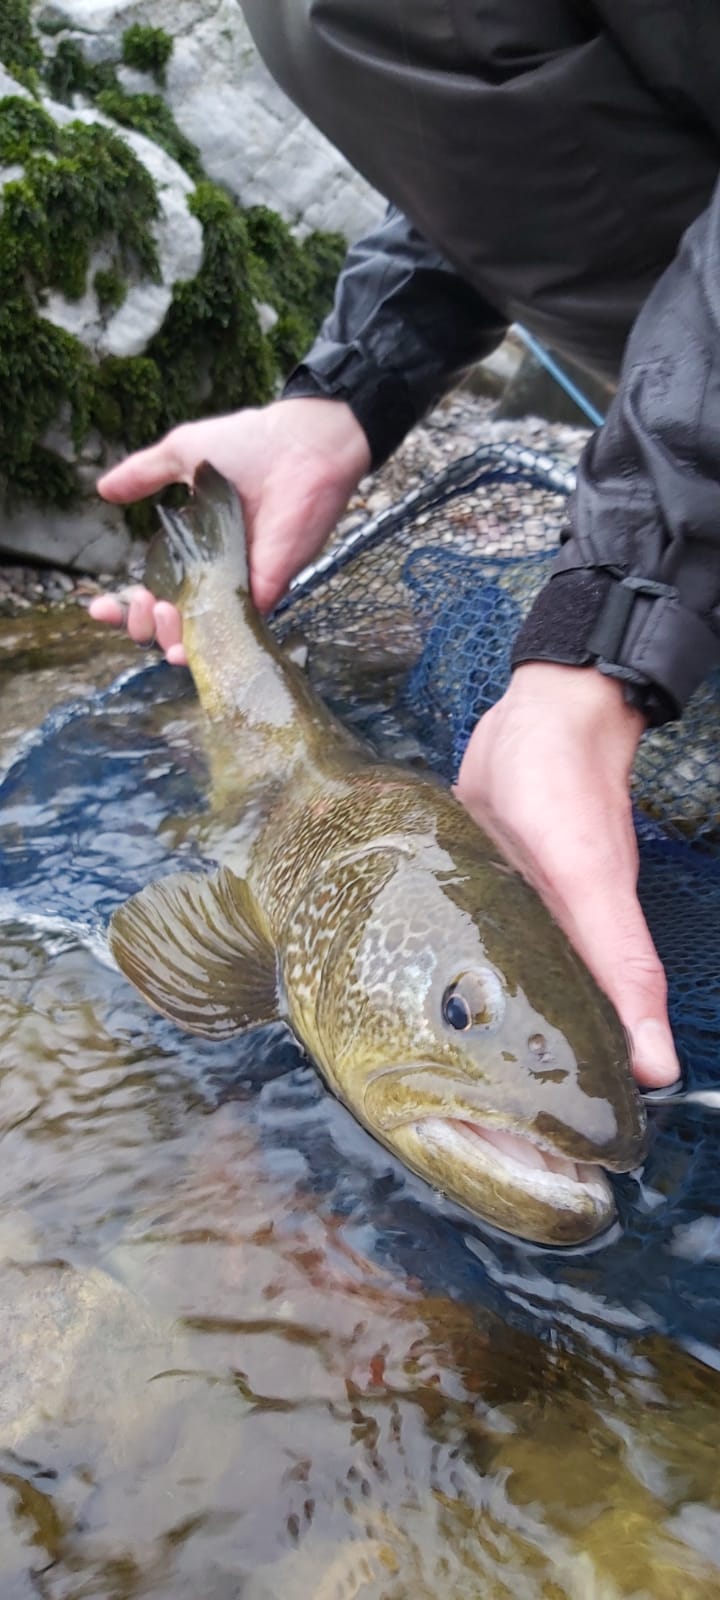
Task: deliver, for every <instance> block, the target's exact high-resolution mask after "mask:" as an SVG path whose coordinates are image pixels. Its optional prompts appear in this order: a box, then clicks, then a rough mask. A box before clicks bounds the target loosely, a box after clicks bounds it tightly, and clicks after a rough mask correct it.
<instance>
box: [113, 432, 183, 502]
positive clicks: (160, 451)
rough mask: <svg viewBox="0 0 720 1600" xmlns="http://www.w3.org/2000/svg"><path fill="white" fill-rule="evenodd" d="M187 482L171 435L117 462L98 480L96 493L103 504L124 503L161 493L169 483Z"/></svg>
mask: <svg viewBox="0 0 720 1600" xmlns="http://www.w3.org/2000/svg"><path fill="white" fill-rule="evenodd" d="M183 479H187V469H186V466H185V464H184V463H183V461H182V460H181V457H180V453H179V451H178V448H177V445H176V442H175V439H174V436H173V434H171V433H169V434H168V435H167V437H166V438H164V439H160V440H159V442H158V443H157V444H153V445H150V447H149V449H147V450H136V452H135V454H134V455H131V456H127V457H126V458H125V460H124V461H119V462H118V464H117V466H116V467H111V468H110V471H109V472H106V473H105V474H104V475H103V477H102V478H98V482H97V491H98V494H100V495H102V497H103V499H104V500H113V501H118V502H124V501H126V500H143V499H144V498H145V496H146V495H149V494H155V493H156V491H157V490H158V489H165V488H166V487H167V485H168V484H169V483H179V482H181V481H182V480H183Z"/></svg>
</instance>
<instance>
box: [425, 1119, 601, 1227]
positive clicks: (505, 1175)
mask: <svg viewBox="0 0 720 1600" xmlns="http://www.w3.org/2000/svg"><path fill="white" fill-rule="evenodd" d="M413 1127H414V1130H415V1133H416V1135H417V1137H418V1139H419V1140H420V1141H421V1143H423V1144H425V1143H427V1144H429V1145H431V1146H434V1147H435V1149H436V1150H437V1149H438V1147H440V1148H441V1149H444V1150H446V1151H447V1154H448V1155H449V1156H451V1155H455V1156H456V1158H457V1157H461V1158H464V1160H465V1161H468V1160H470V1161H472V1163H473V1164H474V1165H480V1166H481V1167H482V1168H484V1169H485V1170H486V1171H487V1173H488V1176H492V1175H493V1173H494V1172H497V1174H498V1176H500V1175H502V1179H503V1181H504V1182H505V1183H508V1182H509V1183H511V1184H512V1187H513V1188H514V1189H516V1190H518V1189H519V1190H521V1191H523V1192H524V1193H526V1194H527V1195H528V1196H532V1197H533V1198H535V1199H538V1200H544V1201H545V1202H546V1203H547V1204H548V1205H551V1206H556V1207H561V1208H562V1209H570V1210H574V1209H576V1208H577V1206H578V1204H580V1205H581V1206H582V1208H583V1209H586V1208H587V1204H588V1201H590V1202H591V1203H593V1202H594V1205H595V1206H596V1207H597V1208H598V1209H600V1210H602V1211H605V1210H608V1209H610V1210H611V1211H612V1213H613V1215H614V1211H615V1203H614V1199H613V1193H612V1189H611V1187H610V1184H609V1182H608V1179H607V1178H606V1176H605V1173H604V1171H603V1169H602V1167H600V1166H599V1165H596V1164H595V1163H594V1162H589V1161H573V1160H571V1159H570V1157H569V1156H564V1155H560V1153H559V1152H558V1151H557V1150H551V1149H550V1148H549V1147H547V1146H543V1145H541V1144H538V1143H537V1141H536V1140H535V1139H532V1138H529V1137H528V1136H527V1135H526V1134H523V1133H518V1132H516V1131H514V1130H510V1129H508V1128H501V1127H497V1126H491V1125H490V1124H488V1123H480V1122H474V1121H473V1122H470V1121H468V1120H466V1119H465V1118H460V1117H423V1118H422V1119H421V1120H420V1121H418V1122H415V1123H414V1124H413Z"/></svg>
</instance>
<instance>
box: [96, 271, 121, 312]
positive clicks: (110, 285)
mask: <svg viewBox="0 0 720 1600" xmlns="http://www.w3.org/2000/svg"><path fill="white" fill-rule="evenodd" d="M93 288H94V290H95V293H96V295H97V300H98V305H99V307H100V310H101V311H117V310H118V307H119V306H121V305H122V303H123V300H124V299H125V297H126V295H127V283H126V280H125V278H124V277H123V275H122V273H121V272H119V271H118V269H117V267H98V270H97V272H96V273H95V277H94V278H93Z"/></svg>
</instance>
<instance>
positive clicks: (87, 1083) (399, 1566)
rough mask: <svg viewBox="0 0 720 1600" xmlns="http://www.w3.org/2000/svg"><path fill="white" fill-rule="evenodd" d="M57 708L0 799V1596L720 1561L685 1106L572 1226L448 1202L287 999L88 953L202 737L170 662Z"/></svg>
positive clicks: (539, 1582)
mask: <svg viewBox="0 0 720 1600" xmlns="http://www.w3.org/2000/svg"><path fill="white" fill-rule="evenodd" d="M165 681H166V683H167V680H165ZM151 687H152V686H151ZM144 695H145V697H144V698H143V696H144ZM68 727H69V731H68V734H67V737H65V736H64V735H62V730H61V729H59V730H58V734H57V737H55V736H53V738H54V743H53V742H52V740H51V742H50V744H49V745H48V746H46V747H45V749H44V750H40V752H39V755H38V759H37V760H36V761H33V760H32V759H27V760H26V761H25V764H24V766H22V767H21V768H18V769H16V771H15V776H14V778H13V780H12V782H8V783H7V784H6V785H5V787H4V789H3V791H2V793H0V804H3V803H4V805H3V809H1V810H0V827H2V826H3V824H4V833H3V835H2V840H1V843H0V849H2V851H3V854H2V862H3V869H4V889H5V912H4V918H5V920H4V922H3V927H2V935H3V937H2V942H1V944H0V1141H1V1143H0V1152H1V1155H2V1160H1V1161H0V1337H2V1345H3V1350H4V1358H3V1369H2V1370H3V1377H2V1384H1V1385H0V1593H1V1594H2V1597H3V1600H30V1597H31V1596H32V1597H37V1596H40V1597H41V1600H84V1597H88V1600H90V1597H92V1600H116V1597H117V1600H131V1597H132V1600H134V1597H140V1596H143V1597H145V1596H157V1597H163V1600H198V1597H200V1596H202V1597H203V1600H231V1597H232V1600H237V1597H239V1596H242V1600H352V1597H353V1596H358V1600H407V1597H409V1596H413V1597H418V1600H426V1597H427V1600H430V1597H431V1596H432V1597H433V1600H436V1597H437V1596H438V1595H443V1596H447V1597H448V1600H469V1597H473V1600H475V1597H479V1596H482V1597H483V1600H485V1597H487V1600H526V1597H527V1600H615V1597H626V1596H627V1597H628V1600H629V1597H631V1596H632V1597H633V1600H637V1597H645V1596H647V1597H649V1600H666V1597H667V1600H671V1597H672V1600H706V1597H708V1596H710V1595H713V1594H716V1593H718V1592H720V1564H719V1563H720V1555H718V1552H719V1551H720V1515H719V1513H720V1505H719V1504H718V1501H719V1497H720V1480H719V1479H718V1473H717V1460H718V1450H719V1448H720V1411H719V1410H718V1384H719V1383H720V1379H719V1378H718V1373H717V1371H716V1370H715V1368H714V1366H713V1365H712V1364H710V1363H711V1362H712V1361H713V1360H714V1359H715V1357H714V1355H713V1352H712V1348H711V1347H712V1346H713V1345H714V1344H715V1343H716V1330H717V1318H718V1308H719V1307H720V1293H719V1292H718V1283H717V1248H716V1243H715V1242H714V1241H716V1210H717V1208H716V1205H715V1202H714V1198H713V1197H714V1196H715V1193H716V1189H717V1178H716V1176H715V1174H716V1172H717V1155H718V1151H717V1136H716V1134H715V1132H714V1124H713V1123H712V1122H711V1121H709V1120H708V1119H707V1118H703V1117H702V1116H701V1115H699V1114H697V1113H695V1114H690V1113H687V1114H685V1115H684V1117H681V1118H678V1117H677V1116H676V1115H675V1116H674V1120H673V1116H671V1115H670V1114H668V1118H667V1120H666V1121H665V1123H663V1121H662V1118H660V1119H659V1120H658V1128H657V1137H656V1141H655V1146H654V1149H653V1152H652V1154H651V1158H650V1161H649V1163H648V1167H647V1170H646V1172H645V1174H644V1176H643V1179H642V1184H640V1183H638V1182H636V1181H635V1180H633V1179H628V1180H626V1181H625V1182H624V1185H621V1191H622V1192H621V1209H622V1222H623V1225H622V1227H621V1228H620V1229H618V1231H617V1234H616V1236H615V1237H614V1238H613V1239H612V1240H611V1241H609V1242H607V1243H606V1244H605V1245H604V1246H603V1247H602V1249H600V1250H597V1251H595V1252H592V1253H588V1254H582V1255H578V1256H576V1257H562V1256H560V1255H555V1256H553V1255H552V1254H551V1253H548V1252H545V1253H543V1252H540V1251H533V1250H531V1249H528V1248H527V1247H523V1246H519V1245H516V1244H514V1243H513V1242H512V1241H509V1240H503V1239H501V1238H500V1237H499V1236H493V1235H492V1234H490V1233H486V1232H483V1231H482V1230H480V1229H477V1228H473V1227H470V1226H468V1223H467V1219H465V1218H462V1217H461V1216H460V1215H459V1213H457V1212H455V1213H453V1212H452V1211H451V1210H450V1208H447V1207H444V1206H443V1205H442V1204H441V1203H440V1202H439V1201H437V1200H436V1199H435V1198H434V1197H433V1196H432V1195H431V1194H430V1193H429V1191H428V1190H427V1189H425V1188H424V1186H423V1185H422V1184H421V1183H420V1182H419V1181H418V1180H415V1179H413V1178H412V1177H410V1176H409V1175H407V1174H406V1173H404V1171H403V1170H402V1169H401V1168H400V1167H399V1166H398V1165H397V1163H395V1162H393V1160H392V1158H391V1157H390V1156H389V1155H388V1154H387V1152H385V1151H383V1150H381V1149H380V1148H379V1147H378V1146H377V1145H375V1144H374V1143H373V1141H372V1140H371V1139H370V1138H369V1137H368V1136H367V1135H366V1134H364V1132H363V1131H362V1130H361V1129H360V1128H358V1127H357V1125H356V1124H355V1123H354V1122H353V1121H352V1119H351V1118H350V1117H349V1115H348V1114H347V1113H346V1112H345V1111H344V1110H343V1108H342V1107H341V1106H339V1105H338V1104H337V1103H336V1102H334V1101H333V1100H332V1099H331V1097H330V1096H329V1095H328V1093H327V1091H326V1090H325V1089H324V1088H323V1087H322V1085H321V1084H320V1082H319V1080H318V1078H317V1076H316V1074H315V1073H314V1072H313V1070H312V1068H311V1067H310V1066H309V1065H308V1064H307V1063H306V1062H305V1061H304V1060H303V1058H302V1057H301V1055H300V1052H299V1051H298V1050H297V1048H296V1046H295V1045H294V1043H293V1042H292V1040H291V1039H290V1038H289V1036H288V1035H287V1034H286V1033H285V1031H284V1030H283V1029H282V1028H272V1029H264V1030H262V1031H260V1032H259V1033H257V1034H255V1035H253V1036H252V1037H251V1038H249V1039H248V1040H245V1041H240V1042H238V1041H230V1042H228V1043H227V1044H223V1045H220V1046H217V1045H210V1044H207V1043H203V1042H199V1041H196V1040H190V1039H187V1038H184V1037H182V1036H180V1035H179V1034H178V1033H176V1032H175V1030H174V1029H173V1028H172V1027H171V1026H170V1025H169V1024H167V1023H165V1022H164V1021H162V1020H161V1019H159V1018H156V1017H154V1016H151V1014H150V1013H149V1012H148V1011H147V1010H146V1008H145V1006H144V1005H143V1003H142V1002H141V1001H140V1000H139V998H138V997H137V996H136V995H135V994H134V993H133V992H132V991H131V990H130V989H129V988H128V987H127V985H126V984H125V983H124V982H123V980H122V979H121V978H120V977H119V975H118V974H117V973H115V972H114V971H113V970H112V969H111V968H109V967H108V966H107V965H105V964H104V963H103V961H102V960H100V959H98V949H99V948H100V947H99V946H98V943H97V938H98V929H99V928H100V927H101V925H102V922H103V919H104V917H105V915H106V914H107V911H108V910H109V909H110V907H111V905H112V904H114V903H116V901H117V900H119V899H120V898H122V896H123V895H124V894H125V893H127V892H128V889H129V888H133V887H135V886H136V883H137V881H138V879H139V878H142V876H143V875H144V876H146V877H148V878H149V877H150V876H154V875H155V874H156V872H157V870H158V869H160V870H163V868H164V866H167V865H168V864H169V863H170V860H171V858H172V856H173V853H174V852H176V851H178V850H180V851H183V850H188V849H190V850H197V849H199V848H201V847H202V823H201V821H200V820H198V818H199V806H200V805H201V799H202V796H201V792H200V790H201V779H200V775H201V773H202V762H201V760H200V758H199V757H198V755H197V751H196V750H195V749H194V747H193V743H192V715H191V713H189V712H188V710H187V708H186V707H185V703H184V702H183V701H182V700H181V701H179V702H178V701H177V700H176V698H175V691H174V690H173V691H172V692H171V691H170V688H169V686H168V687H167V698H166V700H165V701H163V700H162V697H161V696H158V694H157V693H156V692H155V690H154V689H152V692H150V691H148V692H147V694H145V691H144V690H142V688H133V689H131V690H129V691H128V693H127V694H126V695H125V697H124V698H123V697H120V698H118V699H117V700H116V701H113V702H110V703H106V704H105V706H104V707H100V708H97V709H96V711H95V712H93V716H92V719H87V718H86V719H84V720H83V719H81V720H80V723H79V724H78V725H74V724H73V725H68ZM169 752H170V753H169ZM90 762H91V765H89V763H90ZM663 1115H664V1114H663ZM693 1350H694V1351H701V1353H702V1354H703V1355H704V1357H705V1359H704V1360H699V1359H697V1356H696V1355H693V1354H692V1353H691V1352H692V1351H693Z"/></svg>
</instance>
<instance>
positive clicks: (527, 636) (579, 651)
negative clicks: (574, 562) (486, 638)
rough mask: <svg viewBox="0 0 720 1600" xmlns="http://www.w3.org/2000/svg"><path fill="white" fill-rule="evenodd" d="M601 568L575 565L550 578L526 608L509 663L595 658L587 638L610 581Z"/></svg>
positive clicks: (579, 663) (580, 662)
mask: <svg viewBox="0 0 720 1600" xmlns="http://www.w3.org/2000/svg"><path fill="white" fill-rule="evenodd" d="M612 581H613V580H612V577H611V575H610V573H609V572H604V571H603V570H602V569H601V568H597V569H596V568H590V567H584V568H579V567H576V568H574V570H573V571H572V572H558V573H557V574H556V576H554V577H552V578H551V579H550V582H549V583H547V584H546V585H545V588H544V589H542V590H541V591H540V594H539V595H538V597H537V600H536V601H535V604H534V605H533V606H532V608H531V610H530V611H529V612H528V615H527V617H526V618H525V621H524V623H523V625H522V627H521V629H520V632H519V634H518V636H517V638H516V640H515V644H514V647H513V653H512V664H513V666H514V667H519V666H521V665H522V663H523V662H524V661H556V662H559V663H560V664H561V665H562V666H566V667H586V666H589V665H590V664H591V663H592V661H593V660H594V659H595V658H594V656H593V655H592V654H591V652H590V648H589V645H588V640H589V638H590V636H591V634H592V632H593V630H594V629H595V627H596V626H597V623H598V620H599V618H600V613H601V611H602V609H603V606H604V604H605V601H606V600H607V597H608V594H609V592H610V588H611V585H612Z"/></svg>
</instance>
